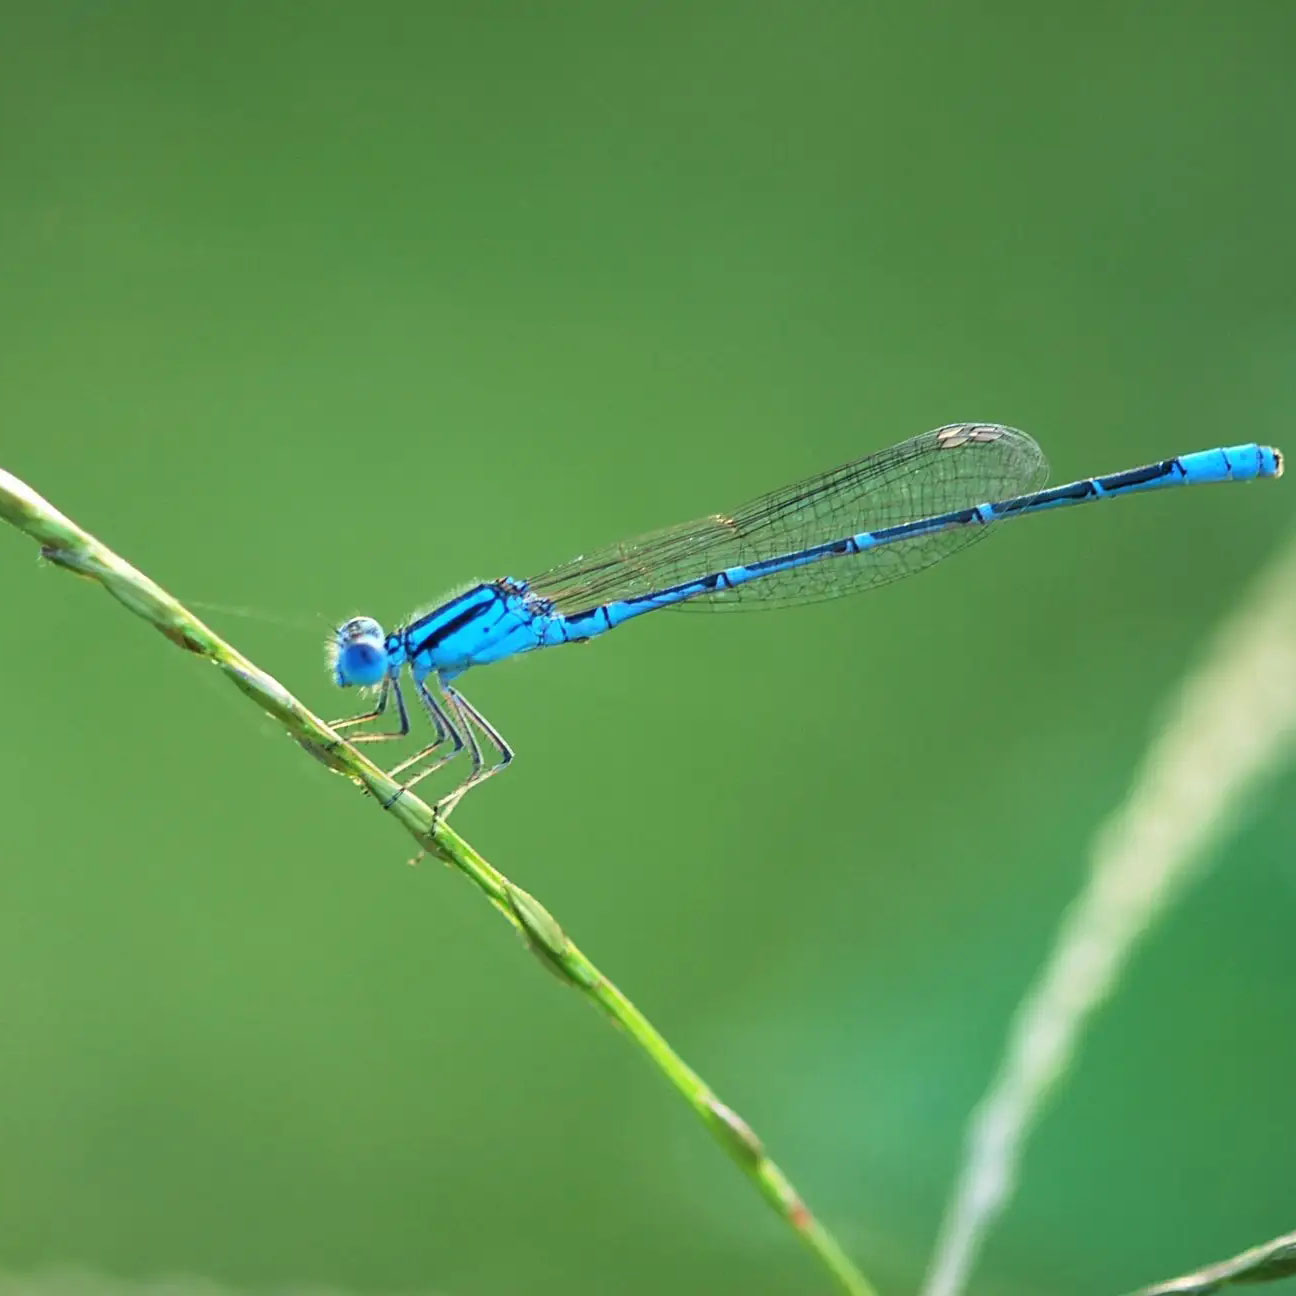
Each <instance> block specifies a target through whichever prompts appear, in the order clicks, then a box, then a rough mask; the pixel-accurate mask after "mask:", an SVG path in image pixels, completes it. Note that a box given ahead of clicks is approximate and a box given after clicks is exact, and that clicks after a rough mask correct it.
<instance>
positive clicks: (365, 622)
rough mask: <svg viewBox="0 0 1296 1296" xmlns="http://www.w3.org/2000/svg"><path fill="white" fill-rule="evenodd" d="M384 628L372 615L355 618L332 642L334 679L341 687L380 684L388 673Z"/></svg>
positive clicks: (331, 662) (330, 648) (343, 627)
mask: <svg viewBox="0 0 1296 1296" xmlns="http://www.w3.org/2000/svg"><path fill="white" fill-rule="evenodd" d="M383 638H384V636H383V628H382V626H380V625H379V624H378V622H377V621H375V620H374V619H373V617H352V618H351V620H350V621H348V622H347V623H346V624H345V625H344V626H341V627H339V629H338V630H337V632H336V633H335V634H334V636H333V641H332V643H331V644H330V645H329V656H330V659H331V661H330V664H331V665H332V667H333V681H334V683H336V684H338V685H339V686H340V687H342V688H350V687H352V686H353V685H357V686H361V687H363V686H365V685H369V684H377V683H379V682H380V681H381V680H382V678H383V676H384V675H386V673H387V649H386V648H385V647H384V645H383Z"/></svg>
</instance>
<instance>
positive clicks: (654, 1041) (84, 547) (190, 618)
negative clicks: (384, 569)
mask: <svg viewBox="0 0 1296 1296" xmlns="http://www.w3.org/2000/svg"><path fill="white" fill-rule="evenodd" d="M0 516H3V517H4V518H5V519H6V520H7V521H9V522H11V523H12V524H13V525H14V526H15V527H17V528H18V529H19V530H20V531H24V532H26V534H27V535H29V536H31V537H32V539H34V540H35V541H37V543H39V544H40V546H41V553H42V555H43V556H44V557H45V558H46V559H47V560H48V561H49V562H51V563H53V564H55V565H56V566H58V567H61V568H63V569H64V570H65V571H70V572H73V573H75V574H76V575H78V576H84V577H86V578H88V579H90V580H94V581H97V582H98V583H99V584H100V585H102V586H103V587H104V588H105V589H106V590H107V591H108V592H109V593H110V594H111V595H112V596H113V597H114V598H116V599H117V600H118V601H119V602H121V603H123V604H125V606H126V607H128V608H129V609H130V610H131V611H132V612H134V613H135V614H136V615H137V616H140V617H143V618H144V620H146V621H148V622H150V623H151V624H152V625H154V626H156V627H157V629H159V630H160V631H161V632H162V633H163V634H164V635H166V637H167V638H168V639H170V640H171V642H172V643H173V644H175V645H176V646H177V647H178V648H183V649H185V650H186V651H188V652H191V653H194V654H195V655H196V656H198V657H202V658H204V659H205V660H207V661H209V662H211V663H212V664H213V665H214V666H216V667H217V669H219V670H220V671H221V672H222V673H223V674H224V675H225V676H226V677H227V678H228V679H229V680H230V681H231V682H232V683H233V684H234V685H235V687H236V688H238V689H239V691H240V692H242V693H244V694H245V695H246V696H247V697H249V698H250V699H251V700H252V701H253V702H255V703H256V704H257V705H258V706H259V707H261V709H262V710H263V711H265V712H266V713H267V714H268V715H270V716H271V717H272V718H273V719H274V720H276V721H278V722H279V724H281V725H282V726H283V727H284V729H285V730H287V732H288V733H289V734H290V735H291V736H292V737H293V738H295V739H296V740H297V741H298V742H299V743H300V744H301V745H302V746H303V747H304V748H306V750H307V751H309V752H310V753H311V754H312V755H313V756H315V757H316V758H317V759H319V760H321V761H323V762H324V763H325V764H326V765H328V766H329V767H330V768H331V769H333V770H335V771H336V772H337V773H339V774H343V775H345V776H346V777H347V778H349V779H350V780H351V781H352V782H354V783H355V784H357V785H358V786H360V787H361V788H363V789H365V790H366V791H367V792H369V793H371V794H372V796H371V802H372V804H374V805H376V806H379V807H388V803H389V802H392V798H393V797H395V796H396V793H397V791H398V790H399V784H398V783H396V782H395V781H394V780H393V779H391V778H390V777H388V775H387V774H385V773H384V772H383V771H382V770H381V769H379V768H378V767H377V766H376V765H375V764H373V762H372V761H370V760H368V759H366V758H365V757H364V756H363V755H362V754H361V753H360V751H359V749H357V748H356V747H354V746H352V745H351V744H350V743H348V742H347V741H346V740H345V739H344V738H342V737H341V736H340V735H339V734H337V733H336V732H335V731H334V730H332V729H331V728H329V726H328V725H327V724H326V723H325V722H324V721H323V720H321V719H320V718H319V717H318V716H317V715H315V714H314V712H312V711H311V710H310V709H309V708H308V707H306V706H304V705H303V704H302V703H301V702H299V701H298V700H297V699H296V698H295V697H294V696H293V695H292V694H291V693H290V692H289V691H288V690H287V689H286V688H284V686H283V685H282V684H280V683H279V681H278V680H276V679H274V678H273V677H272V676H270V675H267V674H266V673H265V671H263V670H261V669H259V668H258V667H257V666H256V665H254V664H253V663H252V662H251V661H249V660H248V659H247V658H246V657H244V656H243V654H242V653H240V652H239V651H238V650H237V649H236V648H234V647H233V646H231V645H230V644H228V643H226V641H225V640H224V639H222V638H221V637H220V636H219V635H218V634H216V633H215V632H214V631H213V630H212V629H211V628H210V627H208V626H207V625H205V624H204V623H203V622H202V621H201V620H200V619H199V618H198V617H196V616H195V615H194V614H193V613H192V612H190V611H189V609H188V608H186V607H185V606H184V605H183V604H182V603H180V601H179V600H178V599H176V598H174V597H173V596H172V595H171V594H169V593H167V591H166V590H164V589H162V587H161V586H159V585H157V584H155V583H154V582H153V581H151V580H150V579H149V578H148V577H147V576H145V575H144V573H143V572H141V571H139V570H137V569H136V568H135V567H132V566H131V565H130V563H128V562H126V561H125V560H124V559H122V558H120V557H119V556H118V555H117V554H115V553H113V551H112V550H111V549H109V548H108V547H107V546H106V545H104V544H102V543H101V542H100V541H99V540H97V539H95V537H94V536H92V535H90V534H89V532H87V531H84V530H82V529H81V528H80V527H79V526H77V525H76V523H74V522H73V521H71V520H70V519H69V518H67V517H65V516H64V515H63V514H62V513H60V512H59V511H58V510H57V509H56V508H55V507H54V506H53V505H52V504H50V503H49V501H48V500H45V499H43V498H42V497H41V496H40V495H38V494H37V493H36V492H35V491H34V490H32V489H31V487H30V486H28V485H26V484H25V483H24V482H22V481H19V480H18V479H17V478H16V477H14V476H12V475H11V474H9V473H7V472H5V471H4V470H3V469H0ZM388 809H389V813H390V814H391V815H392V816H393V817H395V818H396V819H397V820H398V821H399V822H400V823H401V824H402V825H403V826H404V828H405V830H406V831H407V832H408V833H409V834H410V835H411V836H412V837H413V838H414V840H415V841H416V842H417V843H418V844H419V846H420V847H421V848H422V849H423V850H425V851H427V852H429V853H430V854H431V855H434V856H435V857H436V858H438V859H440V860H442V861H444V862H445V863H446V864H448V865H450V866H452V867H453V868H456V869H458V870H459V871H460V872H461V873H463V874H464V875H465V876H467V877H468V878H469V879H470V880H471V881H472V882H474V883H475V884H476V886H477V887H478V889H479V890H481V891H482V893H483V894H484V895H485V896H486V898H487V899H488V900H489V901H490V902H491V904H492V905H494V906H495V908H496V909H497V910H498V911H499V913H500V914H502V915H503V916H504V918H505V919H507V921H509V922H510V923H512V924H513V926H514V927H516V928H517V929H518V930H519V931H520V932H521V933H522V935H523V936H524V937H525V939H526V942H527V944H528V945H529V946H530V947H531V949H532V950H533V951H534V952H535V953H536V955H537V956H538V957H539V958H540V959H541V961H542V962H543V963H544V964H545V965H546V966H547V967H548V968H550V970H551V971H553V972H555V973H556V974H557V975H558V976H560V977H561V978H562V979H563V980H564V981H566V982H567V983H568V984H569V985H571V986H574V987H575V988H576V989H577V990H578V991H580V993H581V994H583V995H584V996H585V997H586V998H587V999H589V1000H590V1001H591V1002H592V1003H594V1004H596V1005H597V1006H598V1007H599V1008H600V1009H602V1011H603V1012H604V1013H605V1014H606V1015H607V1016H608V1017H610V1018H611V1019H612V1020H613V1021H614V1022H616V1023H617V1024H618V1025H620V1026H622V1027H624V1029H625V1030H626V1032H627V1033H628V1034H629V1035H630V1037H631V1038H632V1039H633V1040H634V1041H635V1042H636V1043H637V1044H638V1045H639V1047H640V1048H641V1049H643V1051H644V1052H645V1053H646V1054H647V1055H648V1057H649V1058H650V1059H651V1060H652V1062H653V1063H654V1065H656V1067H657V1068H658V1070H660V1071H661V1072H662V1074H663V1075H665V1076H666V1078H667V1079H668V1080H669V1081H670V1082H671V1084H673V1085H674V1086H675V1088H676V1089H677V1090H678V1091H679V1093H680V1094H681V1095H683V1097H684V1098H685V1100H686V1101H687V1102H688V1103H689V1105H690V1106H691V1107H692V1108H693V1109H694V1111H696V1112H697V1113H698V1115H699V1116H700V1117H701V1118H702V1121H703V1123H704V1124H705V1125H706V1127H707V1128H708V1129H709V1130H710V1131H711V1133H712V1134H713V1135H714V1136H715V1138H716V1140H717V1141H718V1142H719V1143H720V1145H721V1146H722V1147H723V1148H724V1149H725V1151H726V1152H728V1153H729V1155H730V1156H731V1157H732V1158H733V1159H734V1161H736V1162H737V1164H738V1165H739V1166H740V1167H741V1169H742V1171H743V1173H744V1174H746V1175H747V1177H748V1178H749V1179H751V1181H752V1182H753V1183H754V1184H755V1185H756V1187H757V1188H758V1189H759V1190H760V1192H761V1194H762V1195H763V1196H764V1197H765V1199H766V1201H768V1202H769V1203H770V1205H771V1206H772V1207H773V1208H774V1209H775V1210H776V1211H777V1212H778V1214H779V1215H780V1216H781V1217H782V1218H783V1219H784V1220H786V1221H787V1223H788V1224H790V1225H791V1227H792V1228H793V1230H794V1231H795V1232H796V1234H797V1235H798V1236H799V1237H800V1238H801V1240H802V1241H803V1242H804V1243H805V1244H806V1246H807V1247H809V1249H810V1251H811V1252H812V1253H813V1254H814V1256H815V1257H816V1258H817V1259H818V1260H819V1262H820V1263H821V1264H822V1265H823V1267H824V1268H825V1269H826V1270H827V1271H828V1272H829V1273H830V1274H831V1275H832V1276H833V1278H834V1279H835V1280H836V1282H837V1285H838V1287H839V1288H840V1290H842V1291H845V1292H849V1293H850V1294H851V1296H874V1292H873V1288H872V1286H871V1285H870V1284H869V1282H868V1281H867V1280H866V1279H865V1278H864V1276H863V1275H862V1274H861V1273H860V1272H859V1270H858V1269H857V1268H856V1267H855V1265H854V1264H853V1263H852V1262H851V1260H850V1258H849V1257H848V1256H847V1255H846V1253H845V1251H844V1250H843V1249H842V1248H841V1246H840V1245H839V1244H838V1243H837V1241H836V1239H835V1238H834V1237H833V1236H832V1234H831V1233H830V1232H829V1231H828V1230H827V1229H826V1228H825V1227H824V1226H823V1225H822V1224H821V1223H820V1222H819V1221H818V1220H817V1219H816V1218H815V1217H814V1216H813V1215H812V1214H811V1213H810V1211H809V1209H808V1208H807V1207H806V1205H805V1203H804V1202H803V1201H802V1199H801V1197H800V1196H799V1195H798V1193H797V1191H796V1189H795V1188H793V1186H792V1184H791V1182H790V1181H789V1179H788V1177H787V1176H786V1175H785V1174H784V1173H783V1171H782V1170H780V1169H779V1167H778V1166H777V1165H776V1164H775V1162H774V1161H773V1160H772V1159H771V1158H770V1156H769V1154H768V1153H767V1152H766V1151H765V1148H764V1145H763V1144H762V1143H761V1141H760V1140H759V1139H758V1138H757V1137H756V1135H755V1134H754V1133H753V1132H752V1130H751V1127H750V1126H749V1125H748V1124H747V1123H746V1121H744V1120H743V1119H742V1117H740V1116H739V1115H737V1113H736V1112H734V1111H733V1110H732V1109H730V1108H729V1107H727V1106H725V1104H724V1103H722V1102H721V1101H720V1100H719V1099H718V1098H717V1097H716V1095H715V1094H714V1092H713V1091H712V1090H711V1088H710V1087H709V1086H708V1085H707V1084H706V1083H705V1081H703V1080H702V1078H701V1077H700V1076H699V1075H698V1074H697V1072H695V1071H694V1070H693V1069H692V1068H691V1067H690V1066H688V1064H687V1063H686V1062H685V1061H684V1060H683V1059H682V1058H681V1057H680V1056H679V1054H678V1053H676V1052H675V1050H674V1049H672V1048H671V1046H670V1045H669V1044H668V1043H667V1042H666V1040H665V1039H664V1038H663V1037H662V1035H661V1033H660V1032H659V1031H658V1030H657V1029H656V1028H655V1027H654V1026H653V1025H652V1023H651V1022H649V1020H648V1019H647V1018H646V1017H645V1016H644V1015H643V1013H641V1012H640V1011H639V1009H638V1008H636V1007H635V1006H634V1004H633V1003H631V1002H630V1000H629V999H627V998H626V996H625V995H624V994H623V993H622V992H621V991H620V990H619V989H617V987H616V986H615V985H614V984H613V983H612V982H611V981H610V980H608V978H607V977H605V976H604V975H603V974H602V973H601V972H600V971H599V970H598V968H597V967H595V965H594V964H593V963H591V962H590V960H589V959H588V958H587V957H586V956H585V955H584V954H583V953H582V952H581V950H579V949H578V948H577V947H576V945H575V944H573V943H572V941H571V939H570V938H569V937H568V936H567V934H566V933H565V932H564V931H563V929H562V927H561V926H560V925H559V923H558V921H557V920H556V919H555V918H554V917H553V915H552V914H550V913H549V911H548V910H547V909H546V908H545V907H544V905H542V904H541V903H540V901H538V900H537V899H535V897H534V896H531V895H529V894H528V893H527V892H525V891H523V890H522V888H521V887H518V886H515V885H514V884H513V883H512V882H510V881H509V879H508V878H507V877H505V876H504V874H503V873H501V872H500V871H499V870H498V869H497V868H495V867H493V866H492V865H491V864H489V863H488V862H487V861H486V860H485V859H484V858H483V857H482V856H481V855H480V854H478V852H477V851H476V850H474V849H473V848H472V847H471V846H470V845H469V844H468V843H467V842H466V841H465V840H464V839H463V838H462V837H460V836H459V834H458V833H456V832H455V831H454V829H453V828H451V827H450V826H449V825H448V824H447V823H445V822H444V821H441V820H438V819H436V818H435V816H434V814H433V812H432V808H431V807H430V806H429V805H428V804H427V803H426V802H424V801H422V800H420V799H419V798H418V797H417V796H415V795H414V794H413V793H412V792H406V793H405V795H403V796H401V797H400V798H399V799H397V800H395V801H394V803H392V804H390V806H389V807H388Z"/></svg>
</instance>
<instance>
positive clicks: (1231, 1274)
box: [1134, 1233, 1296, 1296]
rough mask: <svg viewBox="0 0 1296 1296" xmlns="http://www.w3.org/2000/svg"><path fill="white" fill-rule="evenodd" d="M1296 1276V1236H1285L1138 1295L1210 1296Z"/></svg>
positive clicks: (1136, 1294) (1145, 1288) (1172, 1279)
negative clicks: (1243, 1285) (1236, 1285)
mask: <svg viewBox="0 0 1296 1296" xmlns="http://www.w3.org/2000/svg"><path fill="white" fill-rule="evenodd" d="M1293 1275H1296V1233H1284V1234H1283V1235H1282V1237H1276V1238H1273V1239H1271V1240H1270V1241H1268V1242H1262V1243H1261V1244H1260V1245H1259V1246H1254V1247H1252V1248H1251V1249H1250V1250H1248V1251H1243V1252H1242V1254H1241V1255H1235V1256H1231V1257H1230V1258H1229V1259H1227V1260H1221V1261H1219V1263H1218V1264H1212V1265H1207V1266H1206V1267H1205V1268H1204V1269H1198V1270H1197V1271H1196V1272H1195V1273H1190V1274H1184V1275H1183V1277H1182V1278H1171V1279H1170V1280H1169V1281H1168V1282H1163V1283H1157V1284H1155V1285H1154V1286H1152V1287H1142V1288H1140V1289H1139V1290H1138V1291H1137V1292H1136V1293H1135V1294H1134V1296H1210V1293H1211V1292H1217V1291H1221V1290H1223V1288H1225V1287H1230V1286H1232V1285H1233V1284H1234V1283H1258V1282H1276V1281H1277V1280H1278V1279H1279V1278H1290V1277H1292V1276H1293Z"/></svg>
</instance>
